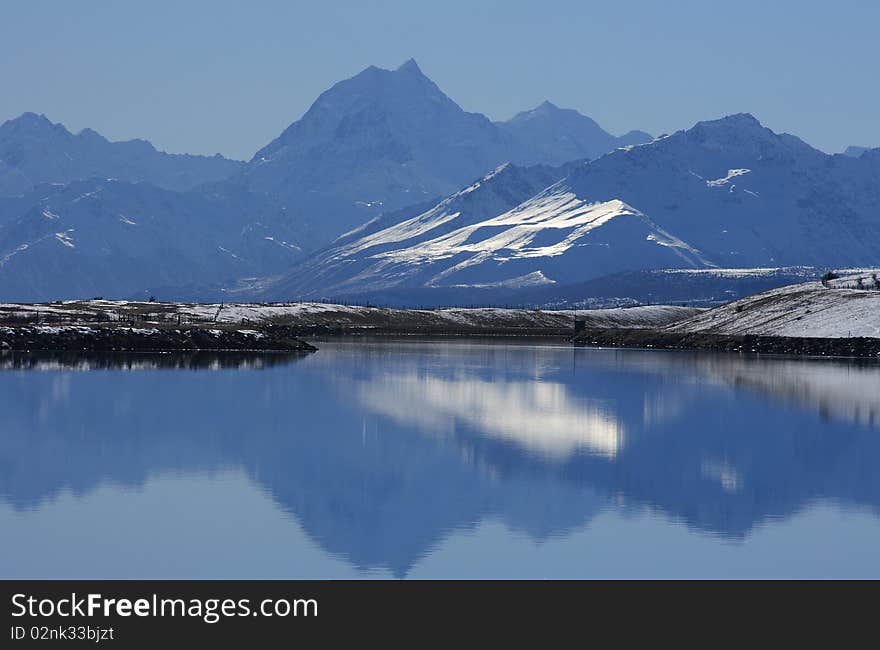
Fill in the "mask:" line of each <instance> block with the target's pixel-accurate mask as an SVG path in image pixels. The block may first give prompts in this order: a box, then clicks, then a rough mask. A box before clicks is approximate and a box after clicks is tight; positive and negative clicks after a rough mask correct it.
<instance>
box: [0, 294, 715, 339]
mask: <svg viewBox="0 0 880 650" xmlns="http://www.w3.org/2000/svg"><path fill="white" fill-rule="evenodd" d="M699 312H700V310H699V309H694V308H689V307H674V306H644V307H627V308H615V309H590V310H576V311H575V310H561V311H543V310H537V309H535V310H530V309H499V308H475V309H465V308H451V309H433V310H427V309H388V308H382V307H358V306H347V305H333V304H323V303H313V302H302V303H236V304H232V303H230V304H187V303H152V302H127V301H105V300H88V301H67V302H63V303H42V304H33V305H31V304H0V326H2V324H4V323H9V322H14V321H18V322H28V323H34V324H38V323H42V324H44V325H52V324H56V323H70V322H74V321H102V322H103V321H109V322H117V321H123V322H137V323H172V324H207V323H210V324H215V325H235V326H265V325H284V326H288V327H294V328H328V329H333V330H386V331H401V332H404V331H413V332H417V331H420V330H433V331H438V332H442V331H444V330H450V331H462V330H486V331H487V333H489V332H491V331H493V330H501V329H519V328H522V329H529V330H533V331H537V330H544V329H547V330H554V331H559V332H561V331H570V330H571V329H572V328H573V326H574V320H575V319H576V318H577V319H579V320H584V321H586V323H587V326H588V327H595V328H629V329H638V328H656V327H662V326H665V325H668V324H670V323H673V322H675V321H678V320H681V319H684V318H688V317H691V316H694V315H695V314H698V313H699Z"/></svg>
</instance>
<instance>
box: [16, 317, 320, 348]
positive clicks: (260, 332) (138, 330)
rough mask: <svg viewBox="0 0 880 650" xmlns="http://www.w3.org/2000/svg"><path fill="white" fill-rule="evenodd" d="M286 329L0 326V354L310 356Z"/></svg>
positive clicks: (301, 343) (306, 345)
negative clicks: (259, 353) (227, 352)
mask: <svg viewBox="0 0 880 650" xmlns="http://www.w3.org/2000/svg"><path fill="white" fill-rule="evenodd" d="M315 349H316V348H315V347H314V346H312V345H309V344H308V343H306V342H304V341H301V340H299V339H298V338H296V337H295V336H294V335H293V334H292V333H291V332H290V331H289V329H288V328H284V327H271V326H270V327H263V328H260V329H235V328H228V327H226V328H210V329H207V328H201V327H162V326H138V327H135V326H127V327H126V326H121V325H107V324H100V323H89V324H80V325H19V326H4V325H0V351H2V350H28V351H49V350H53V351H88V352H105V351H106V352H189V351H197V350H215V351H221V350H235V351H244V350H248V351H262V352H270V351H271V352H296V351H303V352H306V351H312V350H315Z"/></svg>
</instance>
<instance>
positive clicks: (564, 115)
mask: <svg viewBox="0 0 880 650" xmlns="http://www.w3.org/2000/svg"><path fill="white" fill-rule="evenodd" d="M498 126H499V127H501V129H502V130H503V131H506V132H507V133H509V134H510V135H511V136H512V137H513V139H514V141H515V142H516V149H517V150H516V152H515V153H514V155H513V156H512V157H511V161H513V162H515V163H517V164H521V165H535V164H539V163H543V164H549V165H561V164H563V163H566V162H569V161H572V160H579V159H583V158H587V159H592V158H598V157H599V156H601V155H602V154H604V153H608V152H609V151H612V150H613V149H616V148H618V147H625V146H628V145H634V144H644V143H645V142H650V141H651V140H652V138H651V136H650V135H648V134H647V133H645V132H644V131H630V132H629V133H627V134H625V135H622V136H620V137H615V136H613V135H611V134H610V133H608V132H607V131H605V130H604V129H603V128H602V127H601V126H599V125H598V124H596V122H595V121H594V120H592V119H590V118H589V117H587V116H585V115H581V114H580V113H578V112H577V111H575V110H572V109H569V108H559V107H558V106H555V105H554V104H552V103H550V102H549V101H545V102H544V103H542V104H541V105H540V106H538V107H537V108H534V109H532V110H530V111H523V112H522V113H518V114H517V115H515V116H514V117H513V118H511V119H510V120H508V121H507V122H499V123H498Z"/></svg>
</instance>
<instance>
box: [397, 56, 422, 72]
mask: <svg viewBox="0 0 880 650" xmlns="http://www.w3.org/2000/svg"><path fill="white" fill-rule="evenodd" d="M397 72H407V73H410V74H419V75H422V74H424V73H423V72H422V69H421V68H420V67H419V64H418V63H416V60H415V59H413V58H409V59H407V60H406V61H404V62H403V63H401V64H400V66H398V68H397Z"/></svg>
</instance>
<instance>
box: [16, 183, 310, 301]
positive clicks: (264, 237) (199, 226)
mask: <svg viewBox="0 0 880 650" xmlns="http://www.w3.org/2000/svg"><path fill="white" fill-rule="evenodd" d="M21 202H22V204H30V206H31V207H29V208H28V209H27V210H24V211H23V212H22V213H21V214H19V215H18V216H16V217H14V218H13V219H10V220H8V221H6V222H5V223H4V222H3V221H0V300H14V301H33V300H56V299H62V298H77V297H79V298H82V297H93V296H98V295H100V296H106V297H108V298H109V297H134V296H139V297H144V296H146V295H150V294H151V293H156V294H157V295H158V296H160V297H162V296H163V293H162V291H161V290H162V288H163V287H178V288H179V287H186V286H192V285H198V286H207V285H212V284H216V283H222V282H232V281H234V280H235V279H236V278H240V277H244V276H248V275H257V274H260V275H262V274H266V273H277V272H280V271H282V270H284V269H287V268H289V267H290V265H291V264H292V263H293V261H294V260H295V259H297V258H298V257H299V255H300V249H299V245H298V244H297V243H296V242H295V241H294V240H293V234H292V233H291V229H290V227H289V219H288V218H287V216H286V214H285V213H284V212H283V211H279V210H278V209H277V208H276V207H275V206H273V205H271V204H268V203H266V202H263V201H261V199H259V198H258V197H254V196H252V195H248V194H246V193H234V192H223V193H220V192H214V193H210V194H209V193H201V192H183V193H181V192H173V191H170V190H164V189H160V188H157V187H155V186H153V185H149V184H147V183H137V184H132V183H127V182H123V181H113V180H103V181H101V180H86V181H74V182H72V183H68V184H66V185H40V186H38V187H37V188H35V189H34V190H33V191H32V192H31V193H30V194H29V196H28V197H27V198H25V199H22V201H21Z"/></svg>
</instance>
